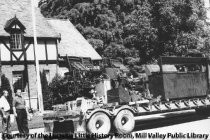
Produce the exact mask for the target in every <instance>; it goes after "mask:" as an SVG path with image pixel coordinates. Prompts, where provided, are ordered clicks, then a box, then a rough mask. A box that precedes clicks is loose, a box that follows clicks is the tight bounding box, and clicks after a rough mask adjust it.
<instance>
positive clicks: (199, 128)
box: [13, 110, 210, 140]
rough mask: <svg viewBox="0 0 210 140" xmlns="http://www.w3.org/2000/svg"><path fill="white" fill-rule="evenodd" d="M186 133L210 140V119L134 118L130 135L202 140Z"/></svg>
mask: <svg viewBox="0 0 210 140" xmlns="http://www.w3.org/2000/svg"><path fill="white" fill-rule="evenodd" d="M43 131H44V129H43V128H39V129H33V130H30V133H31V134H35V133H42V132H43ZM15 133H17V132H13V134H15ZM187 133H189V136H191V135H192V136H194V134H195V135H196V134H208V135H209V136H208V140H210V117H203V116H199V115H197V114H196V113H195V112H194V110H190V111H180V112H174V113H168V114H167V113H165V114H157V115H148V116H141V117H136V126H135V129H134V132H133V133H132V135H133V136H135V135H136V134H141V135H142V138H138V139H145V140H147V139H152V138H149V135H150V134H156V135H157V136H158V138H155V139H156V140H159V139H163V137H162V138H161V136H163V135H171V134H172V135H175V136H177V138H173V140H175V139H177V140H178V139H180V138H182V139H185V140H187V139H191V140H192V139H193V140H194V139H197V140H203V139H204V138H195V137H191V138H187V136H186V135H187ZM158 134H159V135H158ZM185 134H186V135H185ZM183 135H185V138H183ZM143 136H146V137H143ZM178 136H179V137H178ZM113 139H119V138H113ZM127 139H131V138H127ZM134 139H137V138H134ZM165 139H172V137H171V136H170V137H168V138H165Z"/></svg>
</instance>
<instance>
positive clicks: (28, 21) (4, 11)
mask: <svg viewBox="0 0 210 140" xmlns="http://www.w3.org/2000/svg"><path fill="white" fill-rule="evenodd" d="M35 15H36V21H37V22H36V29H37V37H47V38H59V34H58V33H56V32H55V30H54V29H53V28H52V27H51V26H50V25H49V23H48V22H47V21H46V19H45V18H44V17H43V15H42V14H41V12H40V9H38V8H36V10H35ZM15 16H16V17H17V18H18V20H19V21H20V22H21V23H22V24H23V25H24V26H25V28H26V30H25V34H24V35H25V36H26V37H33V27H32V14H31V3H30V0H0V37H2V36H9V33H7V32H6V31H5V29H4V27H5V25H6V23H7V21H8V20H10V19H12V18H14V17H15Z"/></svg>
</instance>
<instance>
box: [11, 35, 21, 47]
mask: <svg viewBox="0 0 210 140" xmlns="http://www.w3.org/2000/svg"><path fill="white" fill-rule="evenodd" d="M22 40H23V36H22V34H21V33H20V32H13V33H11V35H10V45H11V48H12V49H14V50H18V49H22V45H23V43H22Z"/></svg>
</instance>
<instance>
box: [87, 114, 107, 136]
mask: <svg viewBox="0 0 210 140" xmlns="http://www.w3.org/2000/svg"><path fill="white" fill-rule="evenodd" d="M87 129H88V131H89V132H90V133H98V134H108V133H109V131H110V129H111V121H110V119H109V117H108V116H107V115H106V114H105V113H102V112H97V113H95V114H94V115H93V116H92V117H91V118H90V119H89V121H88V123H87Z"/></svg>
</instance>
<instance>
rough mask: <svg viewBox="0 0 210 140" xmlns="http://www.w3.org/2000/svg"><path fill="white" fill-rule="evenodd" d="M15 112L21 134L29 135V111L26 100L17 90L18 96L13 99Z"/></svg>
mask: <svg viewBox="0 0 210 140" xmlns="http://www.w3.org/2000/svg"><path fill="white" fill-rule="evenodd" d="M13 112H14V115H15V117H16V122H17V126H18V131H19V133H20V134H26V135H27V134H28V133H29V129H28V119H27V116H28V115H29V113H28V109H27V108H26V103H25V100H24V99H23V97H22V95H21V90H20V89H17V91H16V96H15V97H14V99H13Z"/></svg>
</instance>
